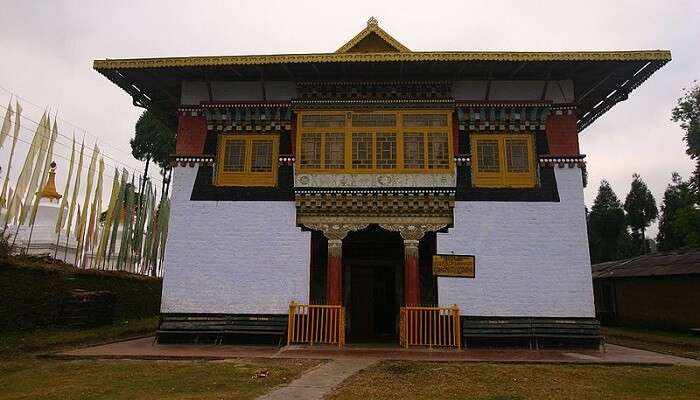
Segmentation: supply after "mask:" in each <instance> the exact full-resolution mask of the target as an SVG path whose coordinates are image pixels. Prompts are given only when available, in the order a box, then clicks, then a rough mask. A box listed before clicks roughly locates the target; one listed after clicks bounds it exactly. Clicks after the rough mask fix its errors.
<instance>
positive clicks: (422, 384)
mask: <svg viewBox="0 0 700 400" xmlns="http://www.w3.org/2000/svg"><path fill="white" fill-rule="evenodd" d="M330 398H331V399H335V400H346V399H378V400H381V399H391V400H394V399H403V398H410V399H436V400H443V399H445V400H447V399H454V400H457V399H459V400H516V399H517V400H527V399H551V400H562V399H596V400H597V399H602V400H605V399H615V400H632V399H634V400H638V399H678V400H685V399H688V400H690V399H693V400H694V399H698V398H700V367H644V366H601V365H551V364H550V365H545V364H537V365H535V364H532V365H523V364H465V363H433V362H398V361H397V362H389V361H387V362H383V363H380V364H378V365H375V366H374V367H370V368H368V369H367V370H364V371H362V372H360V373H359V374H357V375H355V376H353V377H351V378H350V379H348V380H347V381H346V382H345V383H344V384H343V385H342V386H341V387H339V388H337V389H336V390H335V391H334V393H333V394H332V396H331V397H330Z"/></svg>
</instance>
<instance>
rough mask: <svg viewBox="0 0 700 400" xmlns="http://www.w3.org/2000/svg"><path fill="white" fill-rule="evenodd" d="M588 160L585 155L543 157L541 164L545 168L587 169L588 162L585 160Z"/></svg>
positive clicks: (541, 157)
mask: <svg viewBox="0 0 700 400" xmlns="http://www.w3.org/2000/svg"><path fill="white" fill-rule="evenodd" d="M585 158H586V156H585V155H583V154H581V155H575V156H551V155H542V156H540V158H539V162H540V165H541V166H545V167H554V166H556V167H559V168H564V167H565V166H568V167H569V168H574V167H578V168H585V167H586V162H585V161H584V159H585Z"/></svg>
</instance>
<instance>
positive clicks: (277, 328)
mask: <svg viewBox="0 0 700 400" xmlns="http://www.w3.org/2000/svg"><path fill="white" fill-rule="evenodd" d="M226 335H247V336H250V337H254V336H264V337H268V338H269V337H279V343H281V342H282V340H284V338H286V335H287V315H276V314H161V316H160V326H159V327H158V331H157V332H156V341H160V339H161V338H162V337H166V336H180V337H183V336H184V337H191V338H193V339H194V341H195V342H198V341H199V339H200V338H202V337H211V338H213V339H214V343H216V344H220V343H221V342H222V341H223V339H224V337H225V336H226Z"/></svg>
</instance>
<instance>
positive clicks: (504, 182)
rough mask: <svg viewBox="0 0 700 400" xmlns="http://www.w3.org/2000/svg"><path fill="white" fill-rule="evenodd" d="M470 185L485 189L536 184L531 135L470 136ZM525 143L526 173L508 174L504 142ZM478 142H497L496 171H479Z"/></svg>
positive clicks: (481, 134) (479, 134)
mask: <svg viewBox="0 0 700 400" xmlns="http://www.w3.org/2000/svg"><path fill="white" fill-rule="evenodd" d="M469 139H470V146H471V161H472V162H471V165H472V167H471V175H472V185H474V186H475V187H485V188H532V187H535V186H536V184H537V163H536V160H535V154H536V152H535V141H534V135H533V134H532V133H478V134H470V135H469ZM523 139H525V140H526V141H527V157H528V171H527V172H509V171H508V160H507V158H506V156H507V154H506V141H507V140H523ZM480 141H497V142H498V163H499V170H498V171H480V170H479V157H480V155H479V152H478V144H479V142H480Z"/></svg>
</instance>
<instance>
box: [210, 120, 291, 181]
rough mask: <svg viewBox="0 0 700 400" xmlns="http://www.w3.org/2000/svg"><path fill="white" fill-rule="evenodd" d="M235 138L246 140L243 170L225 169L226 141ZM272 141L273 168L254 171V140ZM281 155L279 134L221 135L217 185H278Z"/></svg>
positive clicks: (218, 148) (218, 145)
mask: <svg viewBox="0 0 700 400" xmlns="http://www.w3.org/2000/svg"><path fill="white" fill-rule="evenodd" d="M233 140H244V141H245V161H244V168H243V171H240V172H227V171H224V157H225V151H226V143H227V142H228V141H233ZM254 141H272V154H271V158H272V159H271V160H270V162H271V167H272V168H271V170H270V171H265V172H255V171H252V170H251V168H252V163H253V142H254ZM278 157H279V136H278V135H241V134H235V133H232V134H223V135H219V137H218V143H217V166H216V182H215V183H216V185H217V186H277V159H278Z"/></svg>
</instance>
